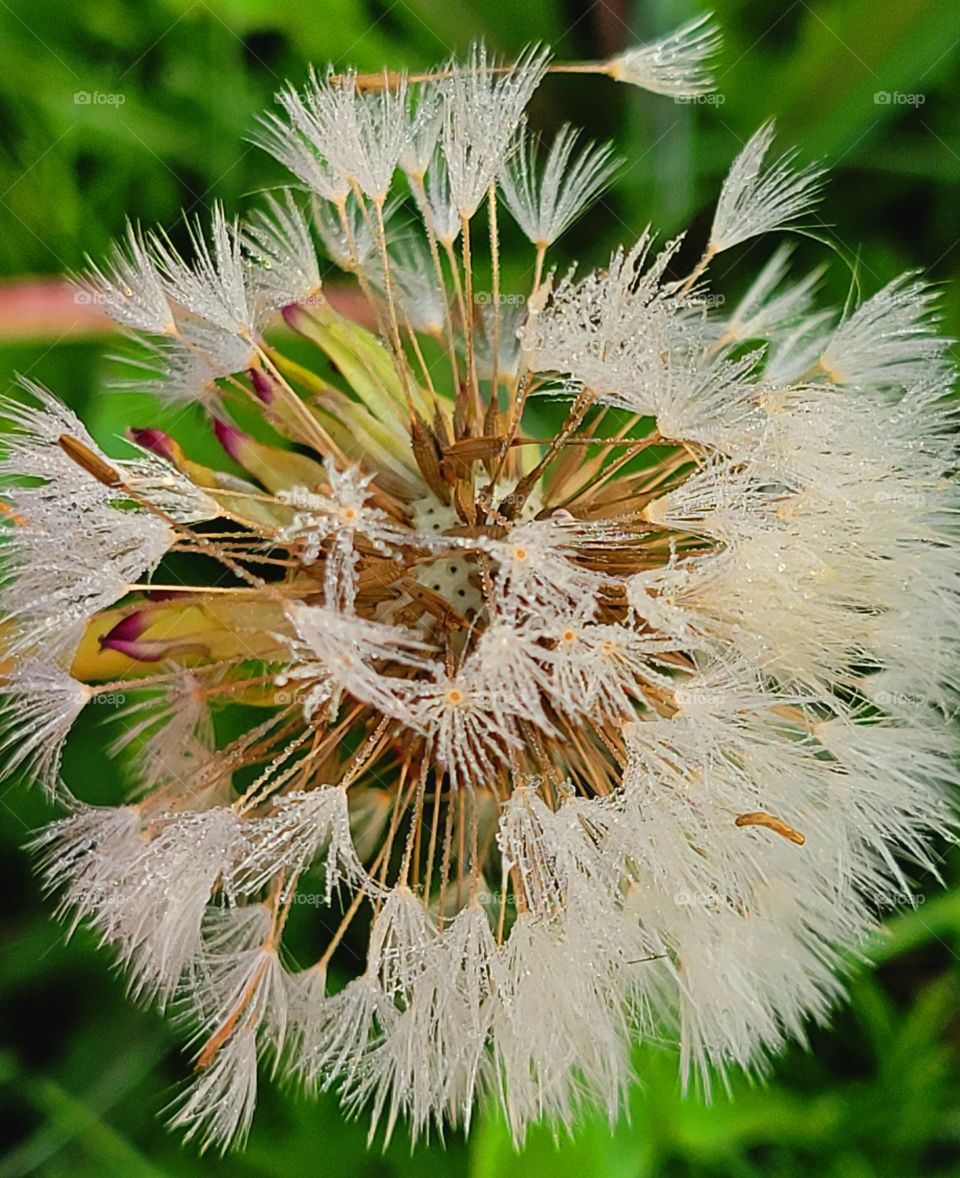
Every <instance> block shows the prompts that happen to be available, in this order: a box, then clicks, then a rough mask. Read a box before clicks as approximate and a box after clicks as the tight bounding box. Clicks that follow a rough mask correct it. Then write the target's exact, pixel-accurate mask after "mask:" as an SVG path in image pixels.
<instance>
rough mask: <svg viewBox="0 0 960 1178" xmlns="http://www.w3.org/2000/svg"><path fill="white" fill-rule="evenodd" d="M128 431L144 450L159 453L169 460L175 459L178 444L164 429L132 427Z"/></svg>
mask: <svg viewBox="0 0 960 1178" xmlns="http://www.w3.org/2000/svg"><path fill="white" fill-rule="evenodd" d="M128 433H129V434H130V437H131V439H132V440H133V441H134V442H136V443H137V445H138V446H142V447H143V448H144V450H149V451H150V453H151V454H159V455H160V457H161V458H166V460H167V461H168V462H173V461H174V457H175V454H176V445H177V444H176V442H175V441H174V440H173V438H171V437H170V435H169V434H165V433H164V432H163V430H162V429H130V430H129V431H128Z"/></svg>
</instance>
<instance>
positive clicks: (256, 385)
mask: <svg viewBox="0 0 960 1178" xmlns="http://www.w3.org/2000/svg"><path fill="white" fill-rule="evenodd" d="M250 380H251V381H252V383H253V391H254V392H255V393H256V395H257V397H258V398H259V399H260V400H261V401H262V402H263V403H264V405H272V404H273V399H274V397H275V396H276V393H275V392H274V389H275V387H276V381H275V380H274V379H273V377H271V376H268V375H267V374H266V373H265V372H264V371H263V369H261V368H251V369H250Z"/></svg>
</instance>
